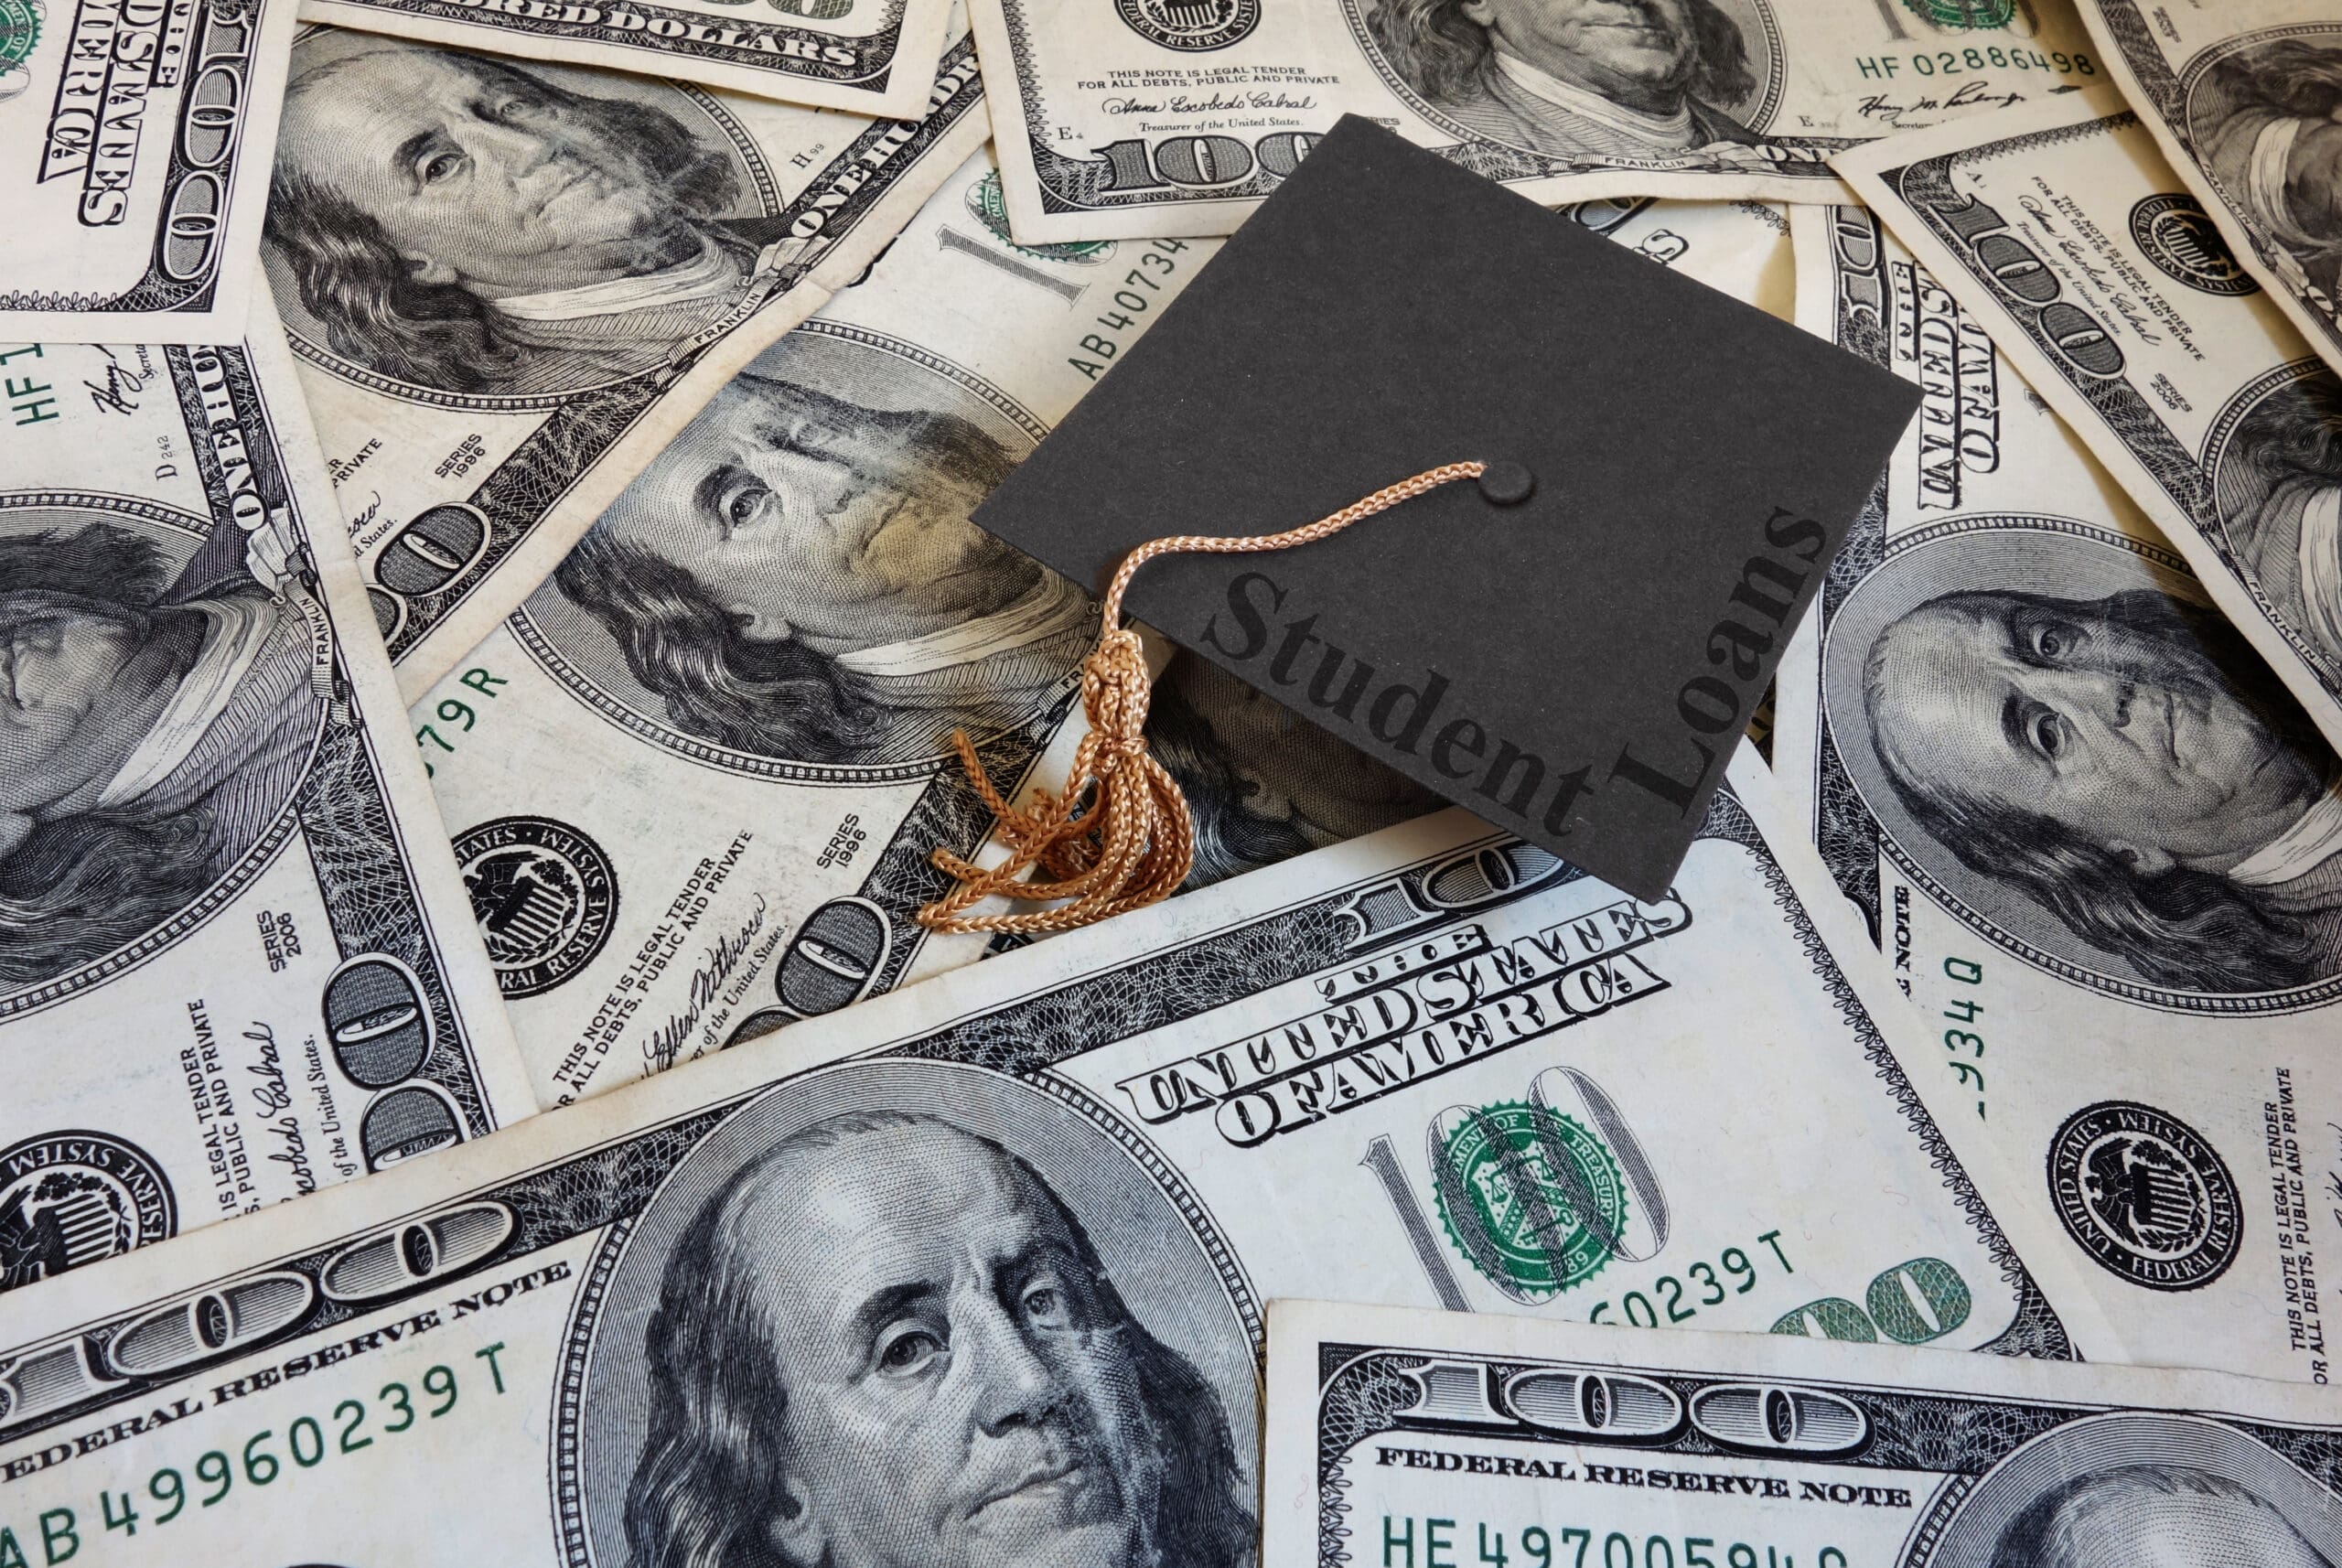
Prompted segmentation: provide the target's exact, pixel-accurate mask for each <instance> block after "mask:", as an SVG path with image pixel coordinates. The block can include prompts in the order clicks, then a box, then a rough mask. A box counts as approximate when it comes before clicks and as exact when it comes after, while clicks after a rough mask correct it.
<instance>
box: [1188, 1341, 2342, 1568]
mask: <svg viewBox="0 0 2342 1568" xmlns="http://www.w3.org/2000/svg"><path fill="white" fill-rule="evenodd" d="M1266 1468H1267V1471H1268V1485H1267V1487H1266V1489H1265V1492H1264V1502H1263V1514H1264V1517H1263V1518H1262V1527H1263V1529H1264V1531H1265V1539H1264V1541H1263V1545H1262V1553H1261V1559H1260V1560H1261V1561H1262V1563H1276V1564H1278V1565H1279V1568H1306V1565H1307V1564H1312V1563H1315V1564H1317V1565H1319V1568H1336V1565H1337V1564H1349V1565H1353V1568H1365V1565H1368V1564H1376V1563H1380V1564H1386V1565H1388V1568H1402V1565H1404V1564H1411V1565H1413V1568H1430V1565H1433V1564H1438V1565H1441V1568H1446V1565H1449V1564H1456V1565H1462V1564H1513V1565H1516V1568H1576V1565H1579V1564H1593V1563H1603V1564H1612V1565H1619V1564H1623V1565H1627V1568H1633V1565H1637V1564H1640V1565H1643V1568H1660V1565H1661V1564H1664V1563H1683V1564H1686V1565H1687V1568H1757V1565H1758V1564H1760V1563H1762V1564H1767V1565H1768V1568H1789V1565H1791V1564H1808V1565H1811V1568H1852V1565H1853V1564H1855V1563H1862V1564H1864V1565H1866V1568H1890V1565H1892V1568H1903V1565H1905V1564H1908V1565H1909V1568H1920V1565H1922V1564H1926V1565H1928V1568H2082V1565H2084V1564H2089V1565H2092V1568H2148V1565H2150V1564H2166V1563H2168V1564H2174V1565H2176V1564H2180V1563H2189V1564H2208V1563H2221V1564H2229V1565H2233V1568H2329V1565H2330V1564H2332V1563H2337V1562H2342V1487H2337V1481H2336V1477H2337V1472H2342V1409H2337V1406H2336V1405H2335V1403H2334V1402H2333V1399H2332V1397H2331V1396H2330V1395H2328V1394H2326V1392H2325V1391H2322V1390H2321V1391H2315V1392H2313V1391H2310V1390H2307V1389H2288V1388H2281V1387H2278V1386H2276V1385H2274V1384H2271V1383H2262V1382H2254V1381H2252V1380H2249V1379H2244V1378H2232V1377H2221V1376H2218V1375H2217V1374H2213V1373H2207V1372H2175V1371H2164V1370H2154V1369H2145V1368H2134V1367H2074V1366H2045V1365H2043V1364H2041V1363H2040V1362H2037V1361H1997V1360H1988V1359H1984V1358H1982V1357H1979V1356H1958V1357H1954V1356H1929V1355H1924V1354H1920V1353H1918V1352H1915V1351H1911V1350H1906V1349H1903V1348H1899V1347H1895V1346H1847V1345H1810V1344H1797V1343H1794V1342H1791V1341H1788V1340H1783V1339H1760V1338H1753V1337H1747V1336H1745V1335H1724V1334H1664V1335H1661V1334H1632V1335H1628V1334H1599V1333H1595V1332H1594V1331H1593V1330H1591V1329H1587V1328H1582V1327H1578V1326H1573V1325H1564V1324H1557V1323H1540V1322H1536V1321H1534V1320H1532V1319H1527V1318H1519V1317H1494V1316H1487V1317H1459V1316H1454V1315H1452V1314H1446V1313H1431V1312H1421V1311H1408V1310H1403V1309H1399V1308H1392V1307H1356V1306H1335V1305H1327V1304H1325V1303H1321V1302H1314V1301H1309V1302H1305V1301H1279V1302H1273V1303H1271V1304H1270V1306H1269V1361H1268V1442H1267V1457H1266ZM1165 1560H1166V1561H1172V1560H1173V1559H1171V1558H1170V1557H1168V1556H1167V1555H1166V1559H1165ZM1188 1561H1195V1560H1194V1559H1188Z"/></svg>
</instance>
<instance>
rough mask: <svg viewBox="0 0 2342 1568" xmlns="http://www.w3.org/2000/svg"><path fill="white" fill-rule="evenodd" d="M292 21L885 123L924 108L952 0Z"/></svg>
mask: <svg viewBox="0 0 2342 1568" xmlns="http://www.w3.org/2000/svg"><path fill="white" fill-rule="evenodd" d="M300 4H301V19H302V20H303V21H306V22H329V23H331V24H333V25H334V26H336V27H357V28H360V29H362V30H364V31H367V32H372V33H386V34H390V35H392V36H394V37H399V38H415V39H420V40H422V41H424V42H427V43H435V44H452V45H455V46H457V48H467V49H483V50H486V51H488V52H489V53H490V54H498V55H509V56H512V57H514V58H516V59H527V60H557V61H560V62H562V63H564V64H568V65H587V66H597V67H600V68H602V69H604V70H626V71H640V72H643V73H645V74H648V75H652V76H659V77H671V78H673V79H675V80H676V81H687V82H691V83H693V84H695V85H697V86H701V87H711V88H717V89H720V90H722V91H725V92H738V93H746V94H748V95H749V96H751V97H756V98H765V99H776V98H777V99H783V100H786V101H788V102H792V103H811V104H814V105H816V106H818V107H821V108H825V109H846V110H851V111H853V112H854V113H857V114H876V115H881V116H884V117H886V118H889V119H896V118H913V119H915V118H917V117H918V116H919V114H921V113H924V112H925V110H926V107H927V102H928V98H927V93H928V83H929V81H931V80H933V78H934V75H935V62H936V57H937V56H938V55H939V54H940V53H942V52H944V44H945V40H946V39H947V38H949V37H951V33H952V32H953V31H954V30H955V29H952V28H951V27H950V25H949V22H948V20H947V18H948V17H949V16H951V0H787V3H786V4H784V3H783V0H768V5H769V9H768V6H767V5H763V4H757V0H300Z"/></svg>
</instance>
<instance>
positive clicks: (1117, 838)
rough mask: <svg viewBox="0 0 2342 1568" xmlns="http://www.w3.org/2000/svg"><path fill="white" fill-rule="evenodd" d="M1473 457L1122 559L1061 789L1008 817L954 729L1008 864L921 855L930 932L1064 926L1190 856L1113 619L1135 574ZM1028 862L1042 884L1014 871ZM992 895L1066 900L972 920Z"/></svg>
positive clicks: (1424, 482)
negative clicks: (1082, 722) (930, 871)
mask: <svg viewBox="0 0 2342 1568" xmlns="http://www.w3.org/2000/svg"><path fill="white" fill-rule="evenodd" d="M1487 467H1488V465H1487V464H1485V463H1477V462H1472V463H1443V464H1442V465H1440V466H1439V467H1436V468H1426V469H1425V470H1423V472H1422V473H1420V474H1417V475H1415V476H1414V477H1413V478H1408V479H1402V480H1401V481H1400V482H1399V483H1397V484H1395V485H1390V486H1386V487H1384V488H1383V489H1379V490H1377V491H1375V492H1374V493H1373V494H1372V495H1370V496H1368V497H1366V498H1365V499H1362V500H1356V501H1352V502H1351V503H1350V504H1349V505H1348V506H1346V507H1344V508H1343V509H1342V510H1339V511H1338V512H1334V513H1332V514H1331V515H1329V516H1327V517H1322V518H1319V519H1318V520H1317V521H1316V522H1312V523H1308V524H1305V525H1304V526H1302V527H1300V528H1289V529H1286V530H1285V531H1284V532H1282V533H1255V534H1248V535H1245V536H1243V537H1241V538H1233V539H1230V538H1222V537H1217V536H1215V535H1212V534H1208V533H1179V534H1173V535H1171V536H1169V537H1167V538H1164V539H1155V540H1149V541H1148V542H1146V543H1144V544H1142V545H1140V546H1139V547H1138V548H1137V549H1135V550H1133V551H1132V552H1131V553H1129V554H1128V555H1126V556H1124V557H1123V564H1122V565H1121V566H1120V567H1119V568H1117V569H1116V570H1115V573H1114V580H1113V582H1112V585H1110V586H1109V587H1108V588H1107V590H1106V605H1105V612H1104V614H1103V616H1102V618H1101V625H1102V626H1103V627H1104V628H1106V629H1105V631H1104V633H1103V634H1102V635H1101V637H1100V638H1099V639H1098V646H1097V648H1095V649H1094V650H1091V652H1090V656H1089V658H1087V659H1085V660H1082V663H1081V711H1082V714H1083V715H1084V716H1085V717H1087V718H1088V719H1089V721H1090V733H1089V734H1088V735H1085V736H1082V737H1081V745H1080V746H1079V747H1078V748H1076V750H1075V752H1074V754H1073V766H1072V768H1071V770H1070V772H1069V777H1068V778H1067V779H1066V787H1065V791H1064V793H1062V794H1059V795H1052V796H1048V797H1046V798H1044V799H1043V800H1039V801H1037V802H1036V803H1035V804H1034V806H1033V808H1032V809H1031V810H1030V811H1018V810H1017V809H1016V808H1015V807H1014V806H1012V805H1010V804H1009V803H1008V801H1007V800H1004V798H1003V797H1002V796H1001V793H1000V791H999V790H998V789H995V788H994V786H993V781H992V779H991V778H990V777H989V776H988V775H987V774H986V773H985V772H984V768H983V763H982V762H980V761H978V760H977V758H976V748H975V746H974V745H973V743H972V742H971V741H970V740H969V739H968V736H967V732H966V731H964V730H955V731H953V732H952V736H951V744H952V746H953V747H954V748H955V749H957V750H958V752H959V754H960V765H961V766H962V767H963V768H966V769H967V770H968V779H969V782H970V783H972V785H973V786H974V787H975V790H976V793H977V794H978V795H979V796H981V797H982V798H983V802H984V804H985V805H987V806H989V807H991V808H992V811H993V814H994V816H996V817H998V818H999V819H1000V836H1001V838H1002V840H1003V841H1004V843H1007V844H1008V846H1009V849H1010V854H1009V857H1008V859H1007V860H1006V861H1005V862H1004V863H1003V864H1002V865H997V866H994V867H993V868H991V869H990V870H986V869H985V868H983V867H982V866H979V865H976V864H975V863H973V862H972V861H970V860H968V859H967V858H966V857H964V856H962V855H958V854H952V853H951V851H950V850H948V849H938V850H936V851H935V853H934V854H933V855H932V856H930V858H931V859H932V860H933V862H934V864H935V865H936V866H937V867H938V868H939V869H940V870H941V871H942V872H944V873H945V874H946V875H949V876H951V878H952V880H953V881H955V882H956V883H958V884H959V886H956V887H954V888H952V889H951V892H949V893H947V894H945V895H944V896H943V897H940V898H939V899H937V900H936V901H935V902H934V903H932V904H929V905H928V906H927V907H926V908H923V909H921V910H920V911H919V915H918V917H917V918H918V920H919V924H920V925H922V926H925V927H926V928H927V929H929V930H930V931H943V932H950V933H954V934H965V933H968V932H971V931H1015V932H1019V933H1025V934H1034V933H1039V932H1043V931H1069V930H1072V929H1075V928H1076V927H1079V926H1087V925H1091V924H1094V923H1096V922H1097V921H1100V920H1103V919H1105V918H1109V917H1110V916H1113V915H1119V914H1121V913H1122V912H1123V910H1125V909H1139V908H1145V907H1146V906H1147V905H1149V904H1154V903H1158V902H1160V901H1161V900H1163V899H1165V898H1167V897H1170V896H1171V895H1172V894H1174V893H1176V892H1177V891H1178V890H1179V885H1180V884H1181V883H1183V882H1185V881H1187V872H1188V870H1189V869H1190V868H1191V867H1192V866H1193V865H1195V859H1196V824H1195V819H1194V818H1193V817H1192V816H1190V815H1189V814H1188V811H1187V797H1186V796H1184V795H1182V794H1181V793H1180V792H1179V786H1178V785H1177V784H1176V782H1174V781H1173V779H1172V778H1171V775H1170V774H1168V773H1166V772H1165V771H1164V768H1163V765H1162V764H1161V763H1159V762H1157V761H1155V757H1154V756H1153V754H1152V753H1150V752H1149V751H1148V750H1147V748H1146V736H1145V733H1144V731H1145V727H1146V706H1147V700H1148V696H1149V693H1150V690H1151V687H1150V682H1148V680H1147V675H1146V659H1145V654H1144V650H1143V648H1142V647H1141V645H1140V643H1139V639H1138V634H1137V633H1135V632H1133V631H1131V630H1128V629H1127V628H1123V625H1122V618H1123V591H1124V590H1125V589H1127V588H1128V587H1129V586H1130V582H1131V578H1132V577H1133V576H1134V575H1137V572H1138V569H1139V568H1140V567H1141V566H1144V565H1145V564H1147V563H1148V562H1149V561H1152V560H1154V559H1155V557H1156V556H1158V555H1181V554H1214V555H1236V554H1254V553H1262V552H1265V551H1271V550H1289V549H1291V548H1292V547H1294V546H1295V545H1296V544H1308V543H1311V542H1315V541H1316V540H1320V539H1325V538H1327V537H1329V536H1330V535H1333V534H1337V533H1339V532H1341V531H1342V530H1343V529H1345V528H1348V526H1349V525H1350V524H1352V523H1354V522H1356V521H1359V520H1360V519H1361V518H1368V517H1372V516H1373V515H1374V514H1375V513H1376V512H1379V511H1387V510H1390V509H1391V508H1392V507H1394V506H1397V505H1398V504H1399V503H1400V502H1401V501H1403V500H1411V499H1413V498H1414V497H1416V496H1419V495H1422V494H1423V492H1424V491H1426V490H1431V489H1438V488H1439V487H1440V486H1441V485H1445V484H1448V483H1451V482H1453V481H1455V480H1456V479H1473V478H1479V476H1480V475H1481V474H1482V473H1483V472H1484V471H1485V470H1486V469H1487ZM1036 869H1037V870H1038V871H1039V872H1040V873H1041V875H1043V876H1044V877H1046V878H1047V880H1046V881H1036V882H1023V881H1019V880H1018V878H1020V877H1022V876H1023V875H1025V874H1026V873H1027V872H1029V871H1033V870H1036ZM994 895H999V896H1002V897H1010V898H1015V899H1020V900H1023V901H1026V902H1028V903H1048V902H1052V901H1054V900H1057V899H1060V898H1062V899H1065V900H1068V902H1066V903H1064V904H1061V905H1059V906H1058V908H1053V909H1039V910H1034V911H1031V912H1029V913H1026V914H1020V915H971V914H968V913H967V910H969V909H970V908H972V907H974V906H975V905H976V904H978V903H981V902H982V901H983V900H984V899H986V898H989V897H994Z"/></svg>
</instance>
